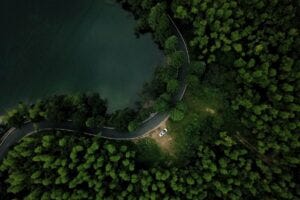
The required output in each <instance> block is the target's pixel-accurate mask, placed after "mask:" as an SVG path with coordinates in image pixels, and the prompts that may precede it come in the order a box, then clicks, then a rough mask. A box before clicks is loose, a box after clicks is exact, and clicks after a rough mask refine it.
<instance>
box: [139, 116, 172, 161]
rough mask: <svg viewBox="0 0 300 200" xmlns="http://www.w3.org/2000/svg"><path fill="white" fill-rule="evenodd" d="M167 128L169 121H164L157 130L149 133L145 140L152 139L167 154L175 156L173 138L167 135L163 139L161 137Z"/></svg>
mask: <svg viewBox="0 0 300 200" xmlns="http://www.w3.org/2000/svg"><path fill="white" fill-rule="evenodd" d="M166 127H167V120H165V121H163V122H162V123H161V124H160V125H159V126H158V127H157V128H156V129H154V130H152V131H150V132H149V133H147V135H146V136H145V137H143V138H151V139H153V140H154V141H155V142H156V143H157V145H158V146H159V147H160V148H161V149H162V150H163V151H165V152H167V153H169V154H170V155H174V150H173V148H172V144H173V138H172V136H171V135H170V134H168V133H167V134H166V135H164V136H162V137H160V136H159V133H160V131H161V130H163V129H164V128H166Z"/></svg>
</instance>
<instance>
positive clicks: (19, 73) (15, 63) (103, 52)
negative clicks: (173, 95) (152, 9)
mask: <svg viewBox="0 0 300 200" xmlns="http://www.w3.org/2000/svg"><path fill="white" fill-rule="evenodd" d="M113 2H114V1H109V0H107V1H104V0H43V1H41V0H26V1H21V0H0V16H1V17H0V27H1V30H0V81H1V83H0V91H1V96H0V113H1V112H3V111H5V110H7V109H9V108H10V107H13V106H15V105H16V104H18V103H19V102H20V101H24V102H27V103H31V102H34V101H36V100H37V99H39V98H43V97H45V96H50V95H53V94H76V93H80V92H98V93H100V95H101V96H102V97H103V98H106V99H107V100H108V102H109V110H110V111H113V110H116V109H121V108H125V107H128V106H133V104H134V102H135V101H136V100H138V99H139V96H138V93H139V92H140V91H141V89H142V86H143V84H144V83H145V82H146V81H150V80H151V78H152V77H153V73H154V70H155V67H156V66H157V65H159V64H160V63H161V62H162V60H163V54H162V52H161V51H160V50H159V49H158V47H157V45H156V44H154V42H153V41H152V39H151V36H150V35H143V36H141V37H140V38H136V36H135V34H134V27H135V24H136V21H135V20H134V18H133V16H132V15H131V14H130V13H129V12H127V11H125V10H123V9H122V8H121V6H120V5H118V4H116V3H113Z"/></svg>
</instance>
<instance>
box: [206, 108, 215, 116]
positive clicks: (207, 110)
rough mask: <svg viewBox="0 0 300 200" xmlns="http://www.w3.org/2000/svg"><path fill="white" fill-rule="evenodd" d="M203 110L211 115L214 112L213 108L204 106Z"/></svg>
mask: <svg viewBox="0 0 300 200" xmlns="http://www.w3.org/2000/svg"><path fill="white" fill-rule="evenodd" d="M205 112H208V113H210V114H212V115H214V114H216V111H215V110H214V109H211V108H205Z"/></svg>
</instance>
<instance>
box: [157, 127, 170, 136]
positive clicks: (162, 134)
mask: <svg viewBox="0 0 300 200" xmlns="http://www.w3.org/2000/svg"><path fill="white" fill-rule="evenodd" d="M167 132H168V129H166V128H164V129H163V130H162V131H160V133H159V137H162V136H164V135H166V134H167Z"/></svg>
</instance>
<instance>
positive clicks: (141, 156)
mask: <svg viewBox="0 0 300 200" xmlns="http://www.w3.org/2000/svg"><path fill="white" fill-rule="evenodd" d="M136 149H137V157H136V159H137V161H138V163H139V164H140V165H141V166H142V167H146V168H148V167H149V166H150V167H153V166H157V165H161V164H163V163H165V161H166V160H168V155H167V154H166V153H164V152H163V151H162V150H161V149H160V147H159V146H158V145H157V143H156V142H155V141H154V140H153V139H150V138H144V139H141V140H138V141H137V143H136Z"/></svg>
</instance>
